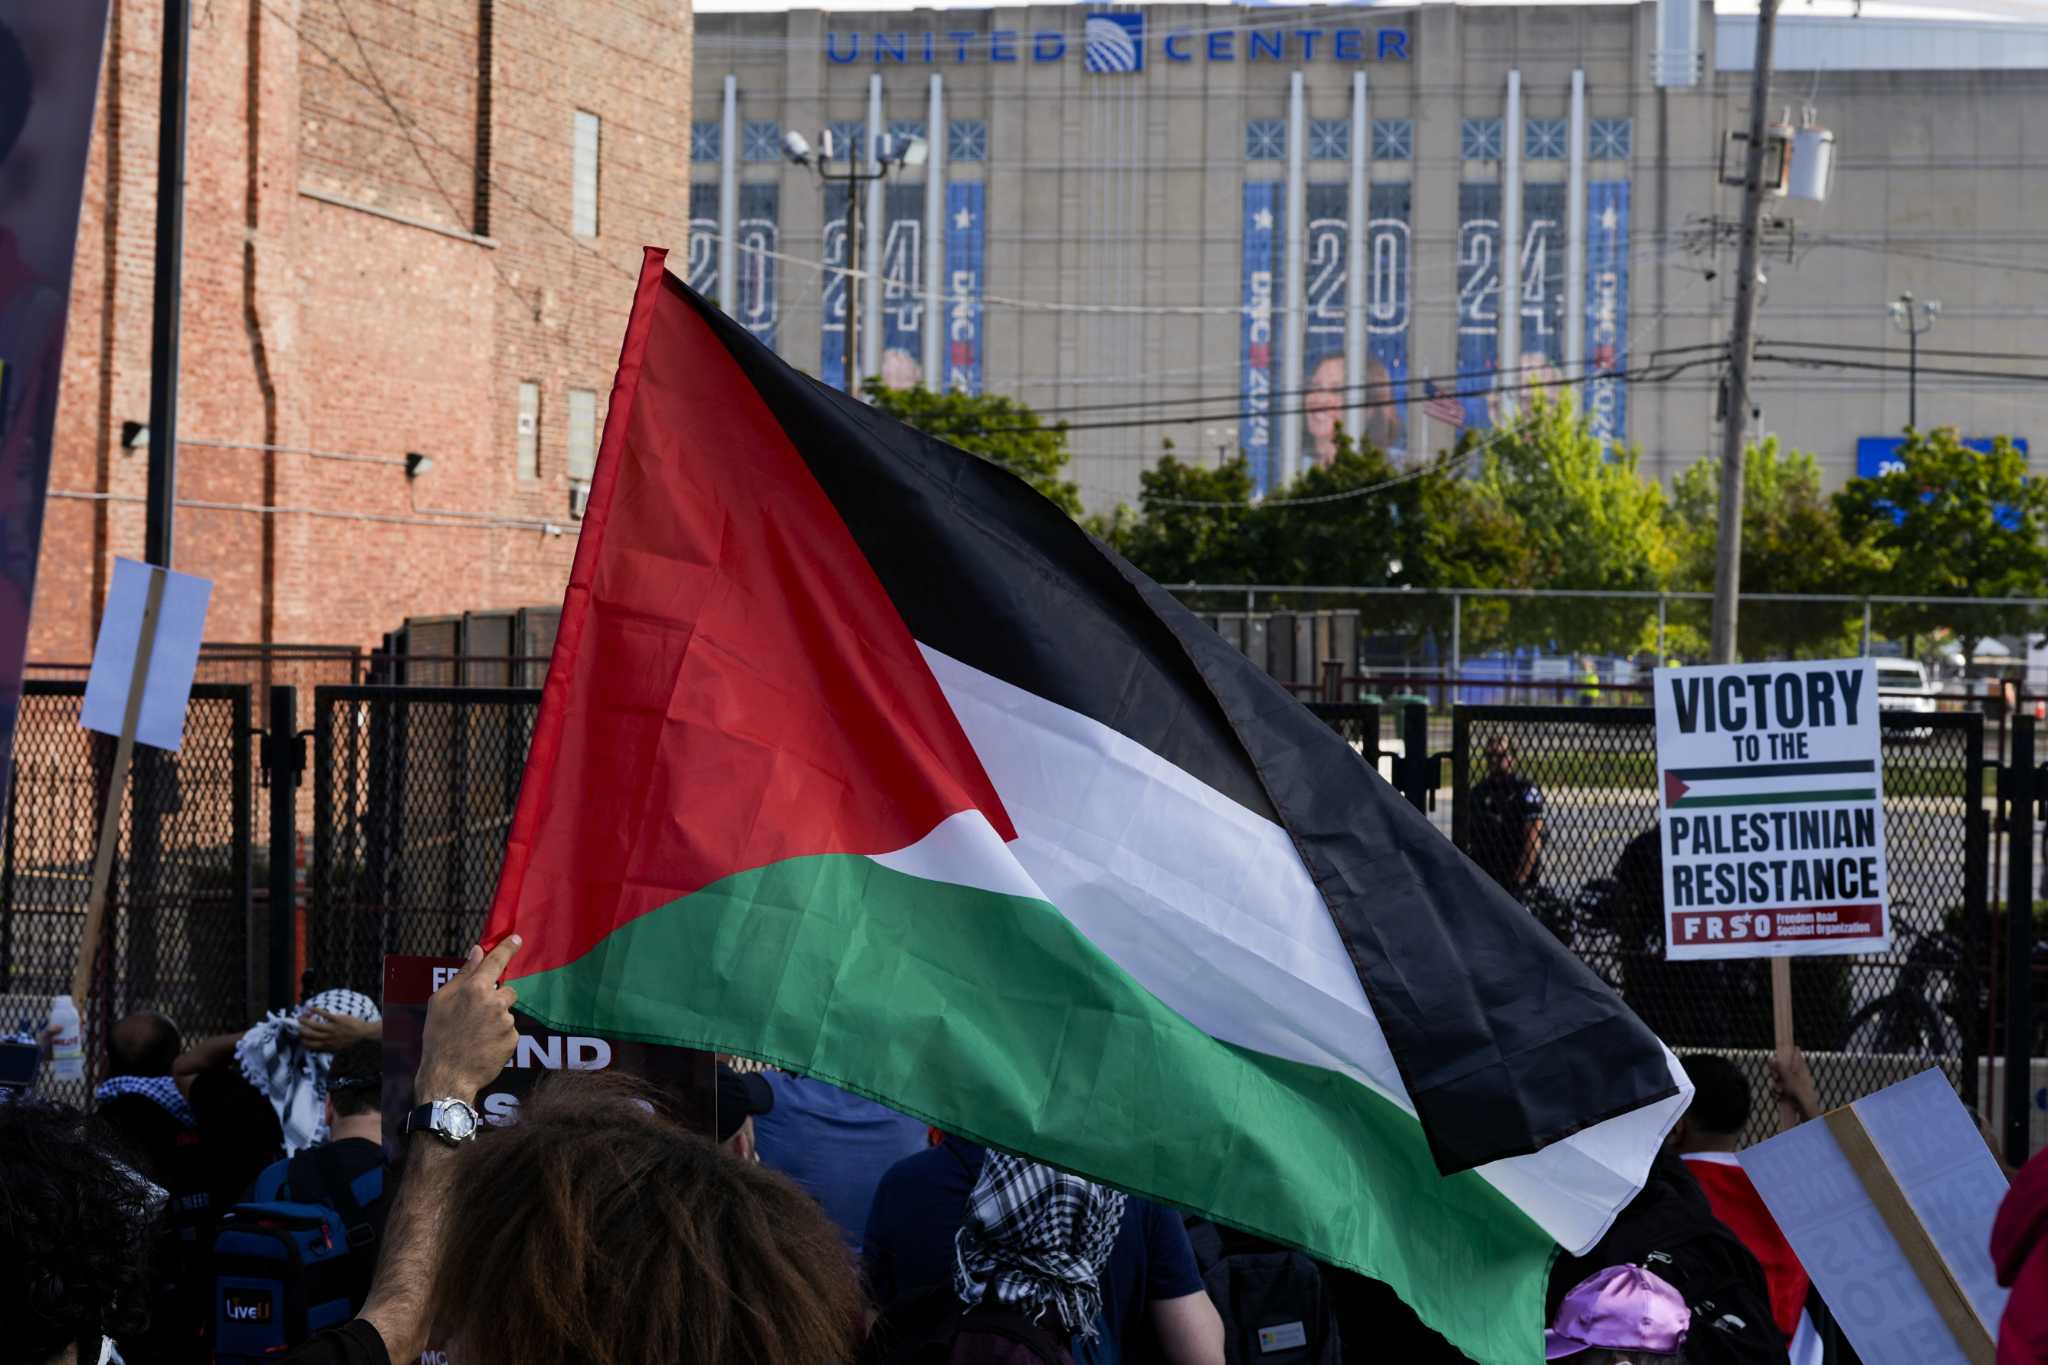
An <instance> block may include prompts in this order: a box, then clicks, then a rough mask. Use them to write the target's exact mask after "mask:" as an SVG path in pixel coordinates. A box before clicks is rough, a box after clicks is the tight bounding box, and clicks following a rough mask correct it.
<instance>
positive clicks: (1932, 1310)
mask: <svg viewBox="0 0 2048 1365" xmlns="http://www.w3.org/2000/svg"><path fill="white" fill-rule="evenodd" d="M1739 1159H1740V1160H1741V1162H1742V1168H1743V1169H1744V1170H1745V1171H1747V1172H1748V1173H1749V1177H1750V1179H1751V1180H1752V1181H1754V1182H1755V1184H1756V1188H1757V1193H1758V1194H1760V1195H1762V1196H1763V1200H1764V1203H1765V1205H1766V1206H1767V1207H1769V1209H1770V1211H1771V1217H1772V1218H1774V1219H1776V1220H1777V1223H1778V1227H1779V1228H1780V1229H1781V1230H1782V1231H1783V1232H1784V1234H1785V1239H1786V1240H1787V1241H1788V1242H1790V1243H1791V1244H1792V1250H1793V1251H1795V1252H1796V1253H1798V1256H1799V1260H1800V1263H1801V1264H1802V1265H1804V1266H1805V1267H1806V1270H1807V1273H1808V1274H1809V1275H1811V1276H1812V1277H1813V1282H1814V1284H1815V1286H1816V1287H1818V1288H1819V1290H1820V1294H1821V1297H1822V1298H1823V1299H1824V1300H1826V1302H1827V1305H1828V1307H1829V1308H1830V1309H1831V1310H1833V1313H1834V1316H1835V1319H1836V1320H1837V1321H1838V1322H1839V1323H1840V1324H1841V1325H1842V1328H1843V1330H1844V1331H1845V1332H1847V1333H1848V1336H1849V1341H1850V1344H1851V1345H1853V1346H1854V1347H1855V1348H1856V1351H1857V1353H1858V1354H1859V1355H1860V1356H1861V1357H1862V1358H1863V1360H1864V1362H1865V1365H1894V1362H1896V1365H1948V1363H1949V1362H1957V1365H1962V1363H1964V1362H1968V1363H1969V1365H1978V1363H1979V1362H1982V1365H1989V1362H1990V1361H1991V1359H1992V1343H1993V1341H1994V1340H1995V1339H1996V1336H1997V1330H1998V1320H1999V1317H2000V1315H2001V1314H2002V1313H2003V1312H2004V1311H2005V1291H2003V1290H2001V1289H2000V1288H1999V1287H1998V1282H1997V1277H1996V1274H1995V1272H1994V1270H1993V1267H1992V1264H1991V1253H1990V1245H1991V1223H1992V1220H1993V1219H1994V1218H1995V1217H1996V1216H1997V1214H1998V1204H1999V1201H2000V1200H2001V1199H2002V1198H2004V1196H2005V1191H2006V1181H2005V1175H2004V1173H2003V1172H2002V1171H2000V1169H1999V1167H1998V1163H1997V1161H1996V1160H1995V1159H1994V1158H1993V1156H1992V1154H1991V1150H1990V1149H1989V1148H1988V1147H1986V1146H1985V1145H1984V1139H1983V1138H1982V1137H1981V1136H1980V1135H1979V1134H1978V1132H1977V1127H1976V1124H1975V1122H1974V1121H1973V1120H1972V1119H1971V1117H1970V1115H1969V1111H1967V1110H1966V1109H1964V1108H1963V1106H1962V1103H1961V1102H1960V1101H1959V1100H1957V1099H1956V1094H1955V1091H1954V1090H1953V1089H1952V1088H1951V1087H1950V1085H1949V1083H1948V1080H1947V1078H1946V1077H1944V1076H1943V1075H1942V1074H1941V1073H1940V1072H1939V1071H1924V1072H1922V1073H1920V1074H1919V1075H1917V1076H1914V1077H1912V1078H1910V1079H1908V1080H1904V1081H1901V1082H1899V1083H1898V1084H1897V1085H1893V1086H1888V1087H1887V1088H1885V1089H1883V1090H1880V1091H1878V1092H1877V1093H1876V1094H1874V1095H1869V1096H1866V1097H1865V1098H1863V1099H1860V1100H1858V1101H1856V1102H1855V1103H1854V1104H1852V1105H1850V1106H1848V1107H1847V1108H1844V1109H1838V1110H1835V1111H1834V1112H1833V1113H1831V1114H1829V1115H1828V1116H1827V1118H1826V1119H1825V1120H1824V1121H1819V1122H1813V1123H1805V1124H1801V1125H1800V1126H1799V1127H1797V1128H1794V1129H1792V1130H1791V1131H1790V1132H1787V1133H1783V1134H1780V1135H1779V1136H1777V1137H1775V1138H1772V1139H1770V1140H1769V1141H1768V1142H1762V1143H1759V1144H1757V1145H1756V1146H1754V1147H1751V1148H1749V1149H1748V1150H1747V1151H1745V1152H1743V1153H1742V1154H1741V1156H1740V1158H1739Z"/></svg>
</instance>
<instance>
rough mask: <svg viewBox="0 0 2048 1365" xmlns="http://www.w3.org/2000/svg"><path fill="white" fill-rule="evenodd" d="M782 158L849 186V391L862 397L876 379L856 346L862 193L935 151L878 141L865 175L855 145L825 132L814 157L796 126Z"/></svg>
mask: <svg viewBox="0 0 2048 1365" xmlns="http://www.w3.org/2000/svg"><path fill="white" fill-rule="evenodd" d="M842 151H843V152H844V153H845V155H846V169H845V170H843V171H835V170H833V169H832V161H833V158H834V156H835V155H837V154H838V153H840V152H842ZM782 155H783V156H784V158H786V159H787V160H788V161H789V162H790V164H792V165H796V166H809V167H810V168H811V169H812V170H814V171H816V172H817V173H818V178H819V179H820V180H822V181H825V182H826V183H828V184H830V183H835V182H836V183H838V184H842V185H844V186H846V272H845V278H846V291H845V293H846V391H847V392H848V393H858V392H859V391H860V386H861V381H862V380H864V379H867V378H869V377H870V376H867V375H863V374H862V373H861V372H860V371H861V364H860V351H859V350H858V349H856V347H855V342H857V341H858V340H859V336H860V334H859V331H858V327H859V323H858V319H859V317H860V277H861V273H862V272H861V261H860V200H861V194H860V191H861V190H862V189H863V188H865V187H866V186H867V185H869V184H871V183H872V182H874V181H877V180H880V179H882V178H883V177H884V176H887V175H888V174H889V173H890V172H892V171H899V170H903V169H905V168H906V167H907V168H909V169H911V170H917V169H919V168H921V167H922V166H923V165H924V164H925V162H926V161H927V159H929V157H930V155H931V147H930V145H929V144H927V143H926V142H925V140H924V139H923V138H921V137H909V138H898V137H891V136H888V135H886V134H885V135H883V136H882V137H880V138H878V139H876V144H875V165H874V169H872V170H866V171H864V170H862V169H861V168H860V163H859V161H858V159H857V158H858V152H857V150H856V149H855V148H854V147H853V146H852V145H851V144H849V145H847V146H845V147H843V148H842V147H839V146H838V145H836V143H835V142H834V140H833V136H832V134H831V133H830V132H823V133H820V134H818V150H817V153H816V155H813V154H812V152H811V144H810V140H809V139H807V138H806V137H805V136H804V135H803V134H802V133H799V132H798V131H796V129H794V128H792V129H790V130H789V131H788V132H787V133H784V134H783V135H782ZM927 249H929V248H927ZM870 283H871V284H872V286H873V287H874V288H876V289H879V288H881V287H882V282H881V281H880V280H879V279H877V280H873V281H870ZM913 287H915V286H913ZM927 307H933V308H935V307H937V300H927ZM936 387H937V385H936V383H934V388H935V389H936Z"/></svg>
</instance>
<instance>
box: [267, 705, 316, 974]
mask: <svg viewBox="0 0 2048 1365" xmlns="http://www.w3.org/2000/svg"><path fill="white" fill-rule="evenodd" d="M298 727H299V689H298V688H296V687H293V686H291V685H289V684H280V685H278V686H275V687H272V688H271V689H270V714H269V716H268V717H267V718H266V719H265V720H264V729H263V760H264V762H263V767H264V772H265V775H266V776H267V777H268V778H269V781H270V876H269V882H270V962H269V964H268V965H269V975H270V985H269V997H270V1008H271V1009H274V1010H281V1009H290V1008H291V1006H292V1004H293V1002H294V1001H295V1000H296V999H297V997H298V983H297V982H296V981H295V980H294V979H293V977H294V976H295V975H296V969H297V964H298V929H299V919H298V914H297V910H298V906H297V904H296V902H297V898H298V886H297V878H296V873H297V870H298V869H297V863H298V839H299V831H298V816H299V780H300V777H301V776H302V775H303V774H304V772H305V767H306V756H305V749H304V747H303V742H302V741H301V739H300V737H299V734H298Z"/></svg>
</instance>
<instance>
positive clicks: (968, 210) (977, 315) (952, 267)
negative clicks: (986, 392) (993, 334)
mask: <svg viewBox="0 0 2048 1365" xmlns="http://www.w3.org/2000/svg"><path fill="white" fill-rule="evenodd" d="M983 193H984V190H983V186H982V184H981V182H980V181H978V180H971V181H965V182H961V183H958V184H951V185H948V186H946V269H945V280H946V349H945V355H946V386H947V387H948V388H951V389H956V390H958V391H959V392H961V393H980V392H981V281H982V273H983V271H982V257H983V248H982V196H983Z"/></svg>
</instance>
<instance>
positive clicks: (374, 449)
mask: <svg viewBox="0 0 2048 1365" xmlns="http://www.w3.org/2000/svg"><path fill="white" fill-rule="evenodd" d="M194 9H195V12H196V13H195V21H194V31H193V41H192V90H191V103H190V113H189V140H190V152H189V158H190V161H189V176H188V183H187V191H186V194H187V199H186V251H185V267H184V296H183V297H184V354H183V364H182V379H181V384H180V422H179V429H180V434H181V438H182V439H183V441H185V442H186V444H184V445H182V446H181V448H180V453H179V472H178V495H179V498H180V500H181V506H180V508H179V512H178V522H177V534H176V563H177V566H178V567H179V568H181V569H185V570H187V571H190V572H193V573H198V574H202V575H205V576H207V577H209V578H212V579H213V580H214V581H215V584H216V587H215V592H214V601H213V609H212V616H211V619H210V620H209V622H208V630H207V635H208V637H209V638H212V639H217V640H275V641H280V642H323V643H325V642H334V643H348V644H368V643H373V642H374V641H375V640H376V639H377V638H378V636H379V635H380V634H381V633H382V632H384V631H386V630H389V629H392V628H393V627H395V626H396V625H397V624H398V623H399V622H400V621H401V620H402V619H403V618H404V617H406V616H409V615H429V614H437V613H444V612H458V611H464V610H476V609H484V608H491V607H507V606H523V605H534V604H540V603H548V602H553V601H556V600H558V599H559V597H560V595H561V591H562V585H563V583H564V581H565V580H566V578H567V574H568V568H569V562H570V558H571V556H572V555H573V554H574V551H575V544H576V538H575V535H574V526H575V523H574V521H573V520H572V519H571V517H570V514H569V499H568V481H567V479H566V476H565V474H564V469H563V452H564V449H565V444H566V439H565V438H566V428H565V421H566V413H567V392H568V390H569V389H571V388H588V389H594V390H596V391H597V392H598V393H599V394H600V395H603V394H605V393H607V392H608V391H609V388H610V383H611V376H612V370H613V367H614V365H615V363H616V360H617V355H618V344H619V337H620V335H621V333H622V331H623V328H624V323H625V317H626V311H627V307H628V305H629V303H630V300H631V291H632V281H633V278H634V274H635V273H636V270H637V265H638V259H639V249H640V246H641V245H642V244H643V243H651V244H673V245H675V246H678V247H680V246H682V245H684V243H685V241H686V238H687V233H688V187H687V183H686V171H687V164H686V163H687V151H688V147H687V141H688V120H689V113H688V110H689V94H690V34H691V23H690V16H689V14H688V12H687V9H686V8H685V7H683V6H680V5H673V4H667V3H663V2H662V0H620V2H619V3H609V2H608V0H576V2H574V3H571V2H570V0H557V2H556V3H550V0H524V3H515V0H207V2H206V3H203V4H199V5H195V6H194ZM161 28H162V10H161V5H160V0H116V4H115V13H114V18H113V23H112V29H111V36H110V40H109V53H108V66H107V70H106V75H105V77H104V80H103V85H102V96H101V102H100V110H99V115H98V121H97V124H96V127H95V133H94V141H93V149H92V161H91V165H90V167H89V172H88V178H87V188H86V203H85V212H84V214H83V216H82V219H81V225H80V237H79V253H78V265H77V274H76V277H75V279H74V282H73V290H72V312H71V321H70V330H69V333H68V339H67V351H66V365H65V375H64V396H63V406H62V408H61V411H60V415H59V421H58V430H57V450H56V460H55V467H54V470H53V473H52V478H51V487H52V489H53V498H52V502H51V506H50V512H49V517H48V521H47V524H46V530H45V538H44V545H43V554H42V563H41V569H40V573H39V580H38V589H37V598H36V605H35V617H34V622H33V626H32V631H31V642H30V649H31V658H33V659H37V660H41V661H61V660H69V659H82V658H84V657H86V656H87V655H88V654H89V653H90V649H91V641H92V638H93V634H94V632H95V629H96V626H97V611H98V606H99V603H100V602H101V601H102V600H103V598H104V595H105V590H106V583H107V579H108V575H109V573H110V571H111V570H110V566H111V563H112V560H113V558H114V557H115V556H117V555H124V554H125V555H139V554H140V553H141V549H142V538H143V515H142V508H141V504H140V497H141V494H142V492H143V489H144V486H145V482H146V460H145V457H144V455H143V453H142V452H141V451H135V452H127V451H123V450H122V449H121V447H120V432H121V424H122V422H123V421H124V420H132V421H138V422H139V421H143V420H145V419H146V418H147V416H148V409H149V366H150V345H149V332H150V316H151V297H152V284H153V249H154V221H155V200H156V194H155V177H156V135H157V117H156V109H157V96H158V71H157V68H158V41H159V35H160V32H161ZM579 108H580V109H584V110H588V111H590V112H592V113H596V114H597V115H599V116H600V117H601V118H602V119H603V139H602V146H601V162H600V177H599V207H600V216H599V235H598V236H597V237H596V238H594V239H581V238H577V237H575V236H573V235H572V234H571V232H570V164H571V140H570V139H571V127H572V119H573V114H574V111H575V110H577V109H579ZM522 380H524V381H533V382H537V383H539V384H540V385H541V391H542V403H541V430H540V436H541V440H540V452H541V470H540V478H539V479H537V480H524V479H521V478H520V477H519V476H518V472H517V469H516V461H515V451H516V444H515V422H516V402H517V393H518V385H519V383H520V382H521V381H522ZM601 418H602V404H601V403H600V419H601ZM238 446H239V447H275V448H281V449H269V450H265V449H248V448H232V447H238ZM306 451H319V452H328V454H326V455H314V454H307V453H302V452H306ZM408 451H419V452H421V453H424V454H426V455H428V456H430V457H431V458H432V461H433V464H432V468H431V469H430V470H429V471H427V472H426V473H425V474H424V475H423V476H421V477H419V478H417V479H408V478H407V476H406V472H405V469H404V456H405V454H406V452H408ZM339 456H347V457H349V458H338V457H339Z"/></svg>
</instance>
